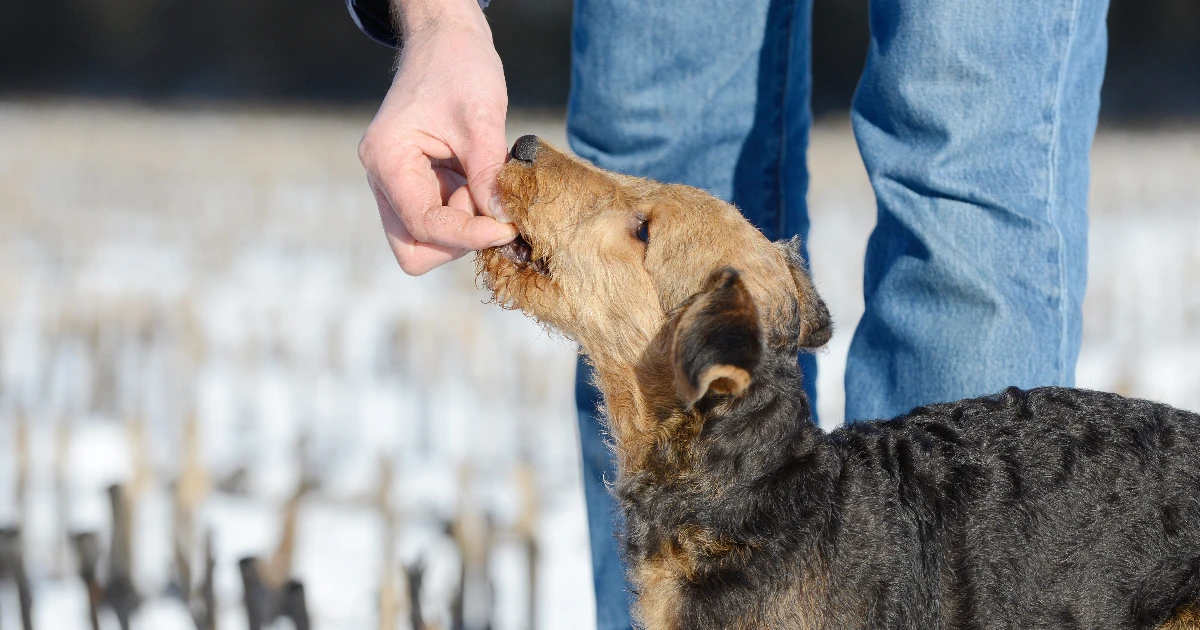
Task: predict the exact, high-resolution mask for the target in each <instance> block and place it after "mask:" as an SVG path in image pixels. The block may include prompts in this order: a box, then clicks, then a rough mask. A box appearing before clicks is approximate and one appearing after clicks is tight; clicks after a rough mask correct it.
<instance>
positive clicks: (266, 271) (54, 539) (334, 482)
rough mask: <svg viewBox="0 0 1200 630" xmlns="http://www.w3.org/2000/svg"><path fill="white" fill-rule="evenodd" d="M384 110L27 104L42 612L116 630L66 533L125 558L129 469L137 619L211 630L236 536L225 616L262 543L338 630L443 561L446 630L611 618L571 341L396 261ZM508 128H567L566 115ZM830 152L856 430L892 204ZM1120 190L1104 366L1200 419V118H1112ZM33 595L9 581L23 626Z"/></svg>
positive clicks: (828, 271)
mask: <svg viewBox="0 0 1200 630" xmlns="http://www.w3.org/2000/svg"><path fill="white" fill-rule="evenodd" d="M370 115H371V113H370V112H366V111H348V112H347V111H338V112H298V111H288V112H282V113H281V112H274V111H265V110H259V111H236V112H208V111H197V110H178V111H176V110H149V109H143V108H139V107H135V106H129V105H121V104H113V103H77V104H67V105H63V104H56V103H30V102H17V103H14V102H3V101H0V529H2V528H9V527H20V531H21V532H22V534H23V546H22V548H23V557H24V565H25V568H26V571H27V573H28V575H29V582H30V584H31V585H32V596H33V602H34V607H33V613H34V614H33V622H34V627H36V628H39V629H40V630H49V629H75V628H88V627H89V622H88V614H89V613H88V608H89V605H88V595H87V591H86V590H85V588H84V584H83V581H82V580H81V579H80V578H79V577H78V576H77V575H76V573H77V561H76V554H75V553H74V550H73V549H72V547H71V546H70V545H68V540H69V539H71V537H72V536H74V535H75V534H78V533H83V532H94V533H96V534H97V535H98V536H99V539H100V540H101V541H102V543H103V544H102V545H101V546H102V548H103V554H104V558H108V559H107V560H102V562H101V568H102V571H101V573H102V578H103V574H105V573H108V574H112V573H113V572H114V571H113V564H114V562H113V561H112V560H111V558H112V557H115V555H114V554H112V553H110V551H111V550H110V549H109V547H110V544H109V542H108V541H109V540H110V538H111V536H112V533H111V532H112V529H113V527H112V521H113V518H112V516H113V510H112V509H111V507H110V503H109V499H108V495H107V494H106V489H107V488H108V487H109V486H111V485H113V484H121V487H122V490H123V496H124V500H123V502H122V503H121V505H122V506H124V509H126V510H127V511H128V514H129V523H130V526H129V528H128V530H127V533H126V535H127V536H129V538H130V540H131V541H132V544H131V545H130V547H131V554H130V557H129V558H128V564H129V571H128V573H129V575H130V578H131V581H132V584H133V586H134V588H135V589H136V591H137V593H138V594H139V596H140V600H141V605H140V606H139V607H138V609H137V611H136V613H135V614H134V617H133V627H135V628H144V629H147V630H150V629H152V630H175V629H184V628H195V627H197V626H196V624H194V623H193V621H192V617H191V616H190V615H189V609H188V606H189V604H185V603H184V600H183V598H182V597H180V595H179V593H180V592H181V591H189V592H193V593H195V592H198V591H201V590H203V589H202V588H201V584H202V582H203V580H202V579H201V578H200V577H198V576H201V574H203V573H204V562H203V550H204V547H205V540H206V539H207V538H208V537H209V536H210V535H211V540H212V549H213V553H214V560H215V567H216V568H215V571H214V574H213V580H212V588H213V591H214V601H215V610H214V611H213V614H214V617H215V619H216V624H215V625H216V627H220V628H222V629H223V630H225V629H237V628H245V627H247V620H246V613H245V611H244V609H243V597H242V593H243V585H242V578H241V576H240V574H239V572H238V564H237V563H238V560H239V559H240V558H243V557H246V556H258V557H260V558H263V559H264V564H263V566H264V567H265V568H264V573H265V574H267V575H268V577H271V578H272V579H274V580H275V583H278V582H279V581H280V580H282V579H283V578H286V577H288V576H292V577H295V578H296V579H298V580H300V581H302V583H303V585H304V590H305V595H306V600H307V604H308V612H309V615H310V616H311V619H312V625H313V627H315V628H320V629H323V630H340V629H347V630H349V629H356V630H357V629H361V628H372V627H374V628H382V627H388V628H408V627H411V626H410V621H409V620H410V618H411V617H412V614H413V612H414V610H413V608H414V606H413V603H414V602H413V601H412V599H411V598H410V597H409V595H408V594H409V592H410V591H411V590H412V589H411V588H410V586H411V584H409V580H408V579H407V576H408V575H413V574H414V573H413V567H415V566H416V565H417V563H418V562H420V563H422V565H423V566H424V567H426V571H425V572H424V579H423V580H422V584H421V588H420V589H419V596H418V599H417V602H418V603H419V604H420V606H419V607H420V609H421V613H422V616H423V618H424V620H425V625H426V627H428V628H444V629H447V630H450V629H451V628H453V627H454V626H455V625H459V626H461V627H466V628H483V627H488V624H490V627H493V628H496V629H497V630H504V629H509V628H511V629H517V628H526V627H537V628H542V629H551V630H557V629H561V628H587V627H590V626H591V623H592V622H591V619H592V601H591V593H590V574H589V567H588V562H589V558H588V548H587V537H586V522H585V519H584V512H583V500H582V494H581V491H580V487H579V474H578V455H577V452H576V439H577V438H576V428H575V423H574V417H573V415H574V411H573V399H572V395H571V382H572V381H571V374H572V371H573V364H574V359H573V348H572V347H571V346H570V345H569V344H568V343H566V342H564V341H562V340H560V339H556V338H553V337H549V336H547V335H546V334H545V333H543V332H542V331H541V330H539V329H538V328H537V327H535V326H533V325H532V324H530V323H529V322H527V321H525V320H524V318H522V317H521V316H520V315H518V314H514V313H507V312H504V311H502V310H500V309H498V308H495V307H493V306H488V305H485V304H483V303H482V302H483V299H484V297H485V296H484V295H483V294H482V293H481V292H480V291H478V290H477V289H476V288H475V284H474V279H473V268H472V265H471V264H470V261H469V259H468V260H464V261H460V262H459V263H456V264H453V265H450V266H447V267H445V268H443V269H440V270H437V271H435V272H433V273H431V274H429V275H427V276H424V277H421V278H409V277H406V276H404V274H403V273H402V272H400V270H399V269H398V267H396V265H395V263H394V261H393V260H392V259H391V255H390V253H389V252H388V250H387V248H386V246H385V244H384V239H383V236H382V233H381V230H380V228H379V225H378V216H377V213H376V211H375V208H374V203H373V202H372V200H371V197H370V194H369V193H368V191H367V187H366V185H365V183H364V176H363V173H362V171H361V167H360V166H359V165H358V162H357V158H356V156H355V149H356V145H357V142H358V138H359V136H360V135H361V133H362V130H363V128H364V127H365V125H366V123H367V121H368V120H369V119H370ZM508 131H509V136H510V141H511V140H513V139H515V138H516V137H518V136H520V135H522V134H525V133H537V134H538V135H541V136H543V137H545V138H547V139H549V140H550V141H551V142H554V143H556V144H558V145H560V146H564V145H565V142H564V139H563V129H562V122H561V119H558V118H556V117H554V116H539V115H530V114H520V113H516V114H514V115H513V116H512V119H511V120H510V125H509V129H508ZM810 161H811V164H812V170H813V189H812V192H811V195H810V199H811V205H812V213H813V225H814V229H813V234H812V236H811V245H810V247H811V250H812V257H813V261H812V265H813V268H814V273H815V276H816V279H817V282H818V288H819V289H820V291H821V292H822V294H823V295H824V296H825V298H826V300H827V302H828V303H829V306H830V309H831V311H832V313H833V316H834V320H835V323H836V324H837V325H838V334H837V335H836V336H835V337H834V340H833V342H832V343H831V344H830V348H829V350H827V351H826V352H824V353H823V354H821V355H820V358H819V360H820V361H821V364H822V371H821V375H820V380H819V390H820V401H819V404H820V407H821V412H822V418H823V422H824V423H825V424H826V425H827V426H832V425H835V424H837V423H838V422H840V418H841V406H842V402H843V395H842V392H841V375H842V370H843V367H844V363H845V355H846V350H847V347H848V344H849V340H850V334H851V332H852V329H853V326H854V324H855V322H856V321H857V318H858V314H859V313H860V312H861V309H862V300H861V273H862V254H863V252H864V250H865V246H866V236H867V233H868V232H869V231H870V229H871V227H872V223H873V202H872V196H871V191H870V188H869V186H868V185H867V182H866V177H865V175H864V173H863V169H862V166H861V164H860V162H859V160H858V156H857V151H856V149H855V146H854V141H853V138H852V136H851V135H850V132H849V128H848V127H847V126H846V125H845V124H844V123H840V122H836V121H834V122H829V123H826V124H822V125H820V126H819V127H818V129H816V130H815V132H814V134H813V146H812V150H811V160H810ZM1093 182H1094V183H1093V187H1092V227H1091V264H1090V273H1091V280H1090V285H1089V293H1088V298H1087V301H1086V304H1085V317H1086V323H1085V332H1084V348H1083V352H1082V356H1081V360H1080V364H1079V369H1078V381H1079V385H1080V386H1083V387H1093V388H1097V389H1106V390H1111V391H1116V392H1119V393H1122V394H1126V395H1132V396H1140V397H1146V398H1151V399H1155V400H1161V401H1165V402H1168V403H1172V404H1175V405H1178V406H1181V407H1185V408H1188V409H1193V410H1200V246H1197V243H1198V242H1200V130H1191V129H1174V130H1166V131H1154V132H1126V131H1117V130H1106V131H1103V132H1102V133H1101V135H1100V137H1099V138H1098V140H1097V143H1096V148H1095V152H1094V178H1093ZM300 490H303V492H300ZM289 507H290V508H292V509H289ZM289 515H290V517H289ZM116 538H117V539H118V540H120V539H121V537H120V536H117V537H116ZM281 541H282V542H281ZM118 546H120V544H118ZM281 552H282V553H281ZM289 552H290V553H289ZM116 555H119V554H116ZM3 563H4V556H3V549H0V565H3ZM120 564H123V562H116V565H120ZM106 566H107V569H105V567H106ZM281 567H282V568H281ZM531 567H532V568H534V569H535V570H533V571H531V570H530V569H531ZM118 568H119V566H118ZM267 569H270V570H269V571H268V570H267ZM460 573H461V574H465V575H466V576H467V577H466V579H465V580H460ZM461 583H465V584H466V588H465V589H460V587H459V585H460V584H461ZM183 584H190V585H191V587H190V588H186V587H182V586H181V585H183ZM18 599H19V598H18V593H17V589H16V588H15V586H14V583H13V581H12V580H9V579H6V578H5V577H4V576H3V575H2V568H0V630H9V629H12V628H19V627H20V616H19V606H18ZM188 599H189V600H190V605H191V606H192V612H193V613H194V612H196V610H197V607H199V608H200V609H203V608H204V605H203V601H204V599H203V598H202V597H199V596H195V595H193V596H191V597H189V598H188ZM459 600H461V602H462V603H461V604H456V601H459ZM531 608H532V612H533V614H532V615H530V609H531ZM381 620H382V621H381ZM389 620H390V622H389ZM99 625H100V627H102V628H116V627H118V626H117V622H116V617H115V616H114V615H113V614H112V612H111V611H109V610H102V612H101V616H100V619H99ZM276 627H280V628H283V627H289V625H288V622H280V623H279V624H277V626H276Z"/></svg>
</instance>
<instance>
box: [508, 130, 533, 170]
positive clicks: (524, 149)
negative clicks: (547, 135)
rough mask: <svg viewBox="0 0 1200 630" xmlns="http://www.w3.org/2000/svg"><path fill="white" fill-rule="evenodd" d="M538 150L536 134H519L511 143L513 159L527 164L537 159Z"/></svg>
mask: <svg viewBox="0 0 1200 630" xmlns="http://www.w3.org/2000/svg"><path fill="white" fill-rule="evenodd" d="M537 152H538V137H537V136H521V137H520V138H517V141H516V142H514V143H513V148H512V156H513V159H514V160H521V161H522V162H526V163H528V164H533V161H534V160H536V159H537Z"/></svg>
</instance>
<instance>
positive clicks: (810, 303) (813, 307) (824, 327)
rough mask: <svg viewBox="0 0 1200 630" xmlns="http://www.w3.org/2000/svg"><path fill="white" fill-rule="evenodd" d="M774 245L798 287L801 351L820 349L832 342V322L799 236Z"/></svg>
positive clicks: (797, 315)
mask: <svg viewBox="0 0 1200 630" xmlns="http://www.w3.org/2000/svg"><path fill="white" fill-rule="evenodd" d="M775 245H776V246H778V247H779V248H780V249H782V250H783V255H784V257H785V258H786V259H787V263H788V268H789V269H790V270H791V272H792V281H793V282H794V283H795V284H796V310H797V313H796V321H797V323H798V327H799V330H798V331H797V332H796V342H797V344H798V345H799V347H801V348H810V349H815V348H820V347H821V346H823V345H825V344H826V343H829V338H830V337H832V336H833V322H832V321H831V320H830V319H829V307H827V306H825V302H824V301H823V300H822V299H821V296H819V295H817V289H816V288H815V287H813V283H812V278H811V277H809V275H808V264H807V263H805V262H804V254H803V253H802V250H801V245H800V237H799V236H797V237H794V238H792V239H789V240H786V241H776V242H775Z"/></svg>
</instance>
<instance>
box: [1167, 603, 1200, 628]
mask: <svg viewBox="0 0 1200 630" xmlns="http://www.w3.org/2000/svg"><path fill="white" fill-rule="evenodd" d="M1159 630H1200V603H1197V602H1192V603H1190V604H1188V605H1186V606H1181V607H1180V608H1179V610H1176V611H1175V614H1174V615H1173V616H1172V617H1171V618H1170V619H1168V620H1167V622H1166V623H1164V624H1163V625H1161V626H1159Z"/></svg>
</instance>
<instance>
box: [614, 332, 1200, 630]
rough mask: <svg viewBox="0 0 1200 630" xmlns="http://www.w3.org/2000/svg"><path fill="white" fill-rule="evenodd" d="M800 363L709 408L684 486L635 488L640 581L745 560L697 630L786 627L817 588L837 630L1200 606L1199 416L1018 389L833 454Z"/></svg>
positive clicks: (692, 596)
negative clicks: (685, 562) (781, 615)
mask: <svg viewBox="0 0 1200 630" xmlns="http://www.w3.org/2000/svg"><path fill="white" fill-rule="evenodd" d="M794 357H795V354H794V353H792V352H788V351H780V352H774V353H772V354H771V356H769V357H766V358H764V360H763V363H762V364H760V366H759V367H758V369H757V370H756V374H755V379H754V382H753V384H752V385H751V387H750V389H749V390H748V391H747V392H746V393H745V394H744V395H743V396H742V397H741V398H739V399H737V400H729V399H722V398H716V399H711V398H706V399H705V400H703V401H701V403H700V404H699V405H698V407H697V408H698V409H699V411H700V413H701V414H702V416H703V419H704V425H703V430H702V432H701V433H700V434H699V436H698V437H696V438H694V443H693V444H692V445H691V453H692V456H691V460H692V462H691V465H690V467H689V469H688V470H685V471H681V472H680V474H679V475H678V476H676V477H674V481H667V482H664V480H663V478H662V477H661V476H654V477H653V478H652V476H651V474H650V473H645V474H642V475H633V476H630V477H628V478H623V479H620V480H619V481H618V483H617V486H616V488H615V491H616V495H617V497H618V499H619V501H620V503H621V505H622V507H623V509H624V512H625V520H626V527H627V531H626V532H625V535H624V543H625V544H624V547H625V550H626V554H627V556H628V559H629V560H630V561H631V562H633V563H636V562H637V561H639V560H645V559H647V558H650V557H652V556H653V555H654V554H655V553H656V551H658V550H660V549H662V548H663V544H664V543H665V542H672V541H673V542H676V543H677V542H678V540H676V539H677V538H678V537H679V536H680V532H683V531H688V528H689V527H697V526H698V527H700V528H703V529H704V530H705V531H708V532H711V533H713V534H714V535H715V536H717V537H720V538H722V539H725V540H728V541H731V542H732V543H734V544H735V545H736V546H737V548H738V550H739V551H738V552H736V553H728V554H724V555H720V556H712V557H707V558H704V557H702V558H700V560H699V562H698V565H697V570H696V575H695V579H691V580H687V581H686V583H685V584H684V585H683V588H682V600H681V601H680V603H679V607H678V609H679V611H681V613H680V614H681V617H680V619H679V623H680V625H679V627H680V628H697V629H701V628H704V629H708V628H723V627H733V626H735V625H737V624H739V623H745V621H746V620H754V619H769V618H771V615H770V611H768V610H766V608H767V607H769V606H771V605H774V604H772V603H771V598H770V597H767V596H766V594H772V593H779V592H781V591H782V590H783V589H785V588H786V586H787V585H788V584H790V583H793V582H795V581H796V580H800V579H802V577H801V576H802V575H803V574H804V572H805V570H806V569H812V570H818V571H820V577H821V578H822V579H823V580H824V584H825V585H826V588H825V589H824V590H822V593H823V594H822V595H821V599H820V602H819V605H820V606H821V608H822V617H823V619H824V620H825V623H824V627H829V628H880V629H884V628H886V629H896V628H914V629H917V628H919V629H928V628H954V629H963V630H966V629H980V630H982V629H991V628H997V629H999V628H1006V629H1007V628H1013V629H1016V628H1020V629H1038V628H1045V629H1047V630H1049V629H1056V630H1058V629H1075V628H1081V629H1082V628H1095V629H1100V628H1104V629H1115V628H1130V629H1133V628H1139V629H1140V628H1155V627H1157V626H1159V625H1160V624H1162V623H1163V622H1164V621H1165V620H1166V619H1167V618H1168V617H1169V616H1170V615H1171V614H1172V612H1173V611H1175V610H1176V609H1177V608H1178V607H1180V606H1181V605H1184V604H1187V603H1190V602H1194V601H1195V600H1196V598H1197V595H1198V593H1200V416H1197V415H1196V414H1192V413H1188V412H1185V411H1180V410H1177V409H1173V408H1171V407H1168V406H1165V405H1161V404H1155V403H1151V402H1146V401H1141V400H1132V399H1127V398H1123V397H1121V396H1118V395H1115V394H1105V393H1099V392H1093V391H1085V390H1077V389H1065V388H1041V389H1035V390H1032V391H1022V390H1020V389H1016V388H1010V389H1008V390H1005V391H1004V392H1002V393H1000V394H997V395H994V396H989V397H985V398H977V399H973V400H964V401H960V402H955V403H948V404H939V405H930V406H927V407H921V408H918V409H915V410H913V411H912V412H911V413H910V414H908V415H906V416H903V417H900V418H896V419H893V420H886V421H876V422H859V423H855V424H851V425H849V426H846V427H844V428H841V429H838V430H837V431H834V432H832V433H829V434H826V433H824V432H822V431H821V430H820V429H819V428H818V427H816V426H814V425H813V423H812V421H811V419H810V418H811V414H810V408H809V404H808V401H807V400H806V399H805V397H804V394H803V391H802V389H801V387H800V374H799V371H798V368H797V367H796V362H795V359H794ZM663 456H664V457H668V456H669V455H668V454H666V452H665V451H664V455H663ZM664 465H666V462H664ZM651 468H653V467H651ZM751 625H753V624H751ZM739 627H740V626H739Z"/></svg>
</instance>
